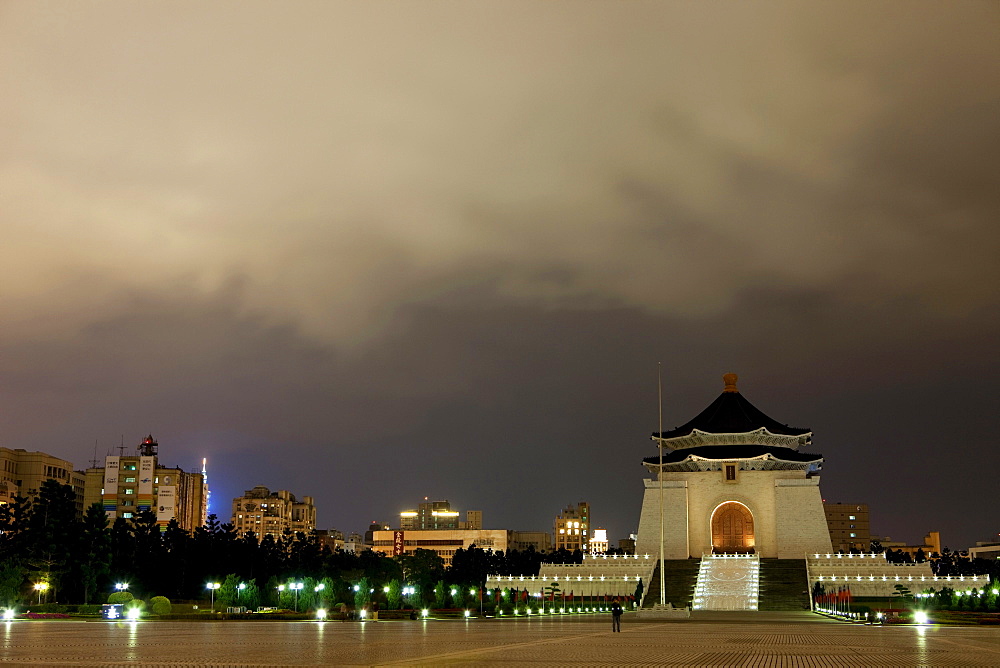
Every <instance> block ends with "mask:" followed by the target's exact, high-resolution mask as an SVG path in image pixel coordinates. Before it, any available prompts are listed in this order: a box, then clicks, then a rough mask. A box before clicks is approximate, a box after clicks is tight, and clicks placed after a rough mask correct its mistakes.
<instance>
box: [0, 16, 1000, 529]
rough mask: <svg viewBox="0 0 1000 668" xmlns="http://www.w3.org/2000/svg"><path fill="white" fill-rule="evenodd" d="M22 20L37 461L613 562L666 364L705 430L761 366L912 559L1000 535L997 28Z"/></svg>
mask: <svg viewBox="0 0 1000 668" xmlns="http://www.w3.org/2000/svg"><path fill="white" fill-rule="evenodd" d="M3 12H4V16H5V21H4V22H2V24H0V25H2V27H0V63H2V64H0V87H2V88H3V89H4V90H5V91H8V92H9V94H8V95H5V96H4V98H3V99H2V100H0V119H2V120H3V122H2V123H0V142H2V143H3V145H4V147H5V151H4V154H3V157H2V159H0V183H2V186H0V187H2V191H0V223H2V225H3V229H4V233H5V238H4V244H3V245H2V246H0V288H2V289H0V309H2V312H3V313H4V327H3V330H2V331H0V393H2V394H0V397H2V399H3V401H4V405H5V411H4V419H3V421H2V422H0V441H2V442H3V443H4V444H5V445H8V446H11V447H28V448H37V449H41V450H46V451H50V452H54V453H56V454H60V455H62V456H65V457H67V458H69V459H71V460H73V461H75V462H77V463H78V464H82V463H83V462H84V461H85V460H86V459H89V457H90V456H91V455H92V452H93V439H95V438H97V439H98V445H99V450H101V451H102V452H103V450H105V449H107V448H108V447H110V446H113V445H115V444H116V443H117V442H118V440H119V438H120V437H121V436H120V435H121V434H125V436H126V443H129V444H131V443H132V442H134V441H135V440H136V439H138V438H139V437H141V436H142V435H144V434H145V433H147V432H149V431H152V432H154V435H156V436H157V437H158V438H160V440H161V444H162V449H163V451H164V452H168V453H171V455H172V456H176V457H177V458H178V462H177V463H182V464H184V465H188V466H191V465H194V463H195V462H198V461H200V459H201V457H203V456H208V457H209V459H210V462H212V465H213V478H212V480H213V486H214V487H215V489H216V490H217V494H216V497H215V500H216V504H217V505H216V506H215V509H216V510H219V511H220V512H221V513H223V514H224V513H225V512H226V511H225V507H226V506H227V504H228V499H227V497H231V496H233V495H235V494H236V493H238V492H240V491H242V490H243V489H246V488H249V487H251V486H253V485H255V484H258V483H262V484H266V485H269V486H271V487H287V488H289V489H291V490H292V491H294V492H295V493H297V494H310V493H311V494H313V495H314V496H315V497H316V498H317V500H318V501H319V503H320V517H321V521H322V522H323V523H324V524H332V525H336V526H338V527H340V528H344V529H347V530H351V529H355V528H360V527H361V526H362V525H363V523H364V522H365V521H366V520H368V519H372V518H379V517H380V518H388V517H389V516H391V515H393V514H394V513H396V512H398V510H399V509H400V508H401V507H403V506H406V505H410V504H412V503H413V502H414V501H415V500H416V499H417V498H419V497H422V496H424V495H429V496H435V497H437V496H442V497H448V498H451V499H452V501H454V502H456V503H457V504H459V505H460V506H461V507H463V508H482V509H483V510H484V511H485V512H486V516H487V521H488V523H490V524H494V525H496V526H506V525H510V526H519V527H523V528H539V529H540V528H545V527H547V526H548V525H549V522H550V520H551V516H552V515H554V513H556V512H557V511H558V510H559V508H560V507H561V506H562V505H564V504H565V503H568V502H571V501H577V500H580V499H581V498H587V499H588V500H590V501H591V502H592V503H593V505H594V510H595V513H596V515H595V516H596V517H597V518H598V521H599V522H602V523H605V524H607V526H608V527H609V528H610V529H612V535H613V536H618V535H623V534H625V533H627V532H628V531H630V530H632V529H633V528H634V524H635V522H636V521H637V516H638V503H639V496H640V490H641V483H640V482H639V479H640V478H641V477H642V474H643V472H642V470H641V468H640V467H639V465H638V462H639V460H640V459H641V457H642V456H645V455H646V454H649V453H650V452H651V448H650V444H649V443H648V441H647V437H648V434H649V433H650V432H651V431H653V429H654V428H655V423H654V420H655V416H656V410H655V409H656V406H655V386H654V381H655V368H656V367H655V362H656V361H658V360H662V361H663V362H664V364H665V371H666V381H667V384H666V388H665V390H666V395H665V399H666V401H665V405H666V414H667V416H668V422H670V423H672V424H678V423H681V422H683V421H685V420H686V419H687V418H689V417H690V416H691V415H693V414H694V413H696V412H697V411H699V410H700V409H701V408H702V407H703V406H704V405H705V404H707V403H708V402H709V401H711V399H712V398H713V397H714V396H715V395H716V394H717V392H718V390H719V387H720V385H719V380H718V377H719V376H720V375H721V374H722V373H723V372H726V371H736V372H738V373H740V374H741V375H742V376H743V378H744V389H745V391H746V394H747V396H748V397H749V398H750V399H751V401H754V402H755V403H756V404H758V405H759V406H760V407H761V408H762V409H763V410H765V411H766V412H768V413H771V414H772V415H774V417H776V418H778V419H780V420H783V421H787V422H789V423H792V424H804V425H805V426H810V427H813V428H814V429H815V430H816V448H817V449H818V450H819V451H821V452H823V453H824V454H825V455H826V456H827V457H828V465H827V473H826V476H825V477H824V483H823V485H824V493H825V494H826V495H827V497H828V498H832V497H835V498H836V499H838V500H845V501H847V500H852V501H868V502H870V503H872V504H873V513H874V518H875V524H876V529H877V530H879V531H882V532H884V533H889V534H891V535H893V537H894V538H900V537H901V538H904V539H907V540H917V539H919V538H920V537H921V536H922V535H923V533H924V532H925V531H927V530H930V529H940V530H941V531H942V532H943V535H944V537H945V540H946V542H951V543H952V546H953V547H954V546H964V545H965V544H967V543H969V542H971V541H973V540H976V539H983V538H987V537H989V536H990V535H992V534H993V533H995V527H993V526H992V525H991V522H993V523H995V518H987V517H982V516H980V515H977V514H976V513H975V512H974V508H975V503H976V499H977V494H978V495H980V496H981V494H982V493H983V490H985V489H988V488H991V486H990V485H989V481H988V480H987V477H986V473H985V472H986V471H989V470H991V469H995V465H996V457H995V449H996V443H995V440H996V439H995V438H994V437H993V436H992V432H993V424H992V416H991V411H992V407H994V406H995V405H996V399H997V396H996V390H995V389H994V388H992V387H991V386H990V383H989V381H988V380H986V379H988V378H989V377H990V374H994V375H995V373H996V371H997V363H998V362H997V356H996V354H995V352H994V350H995V341H996V338H997V334H998V333H1000V332H998V331H997V330H998V318H997V316H996V313H997V312H998V309H997V306H998V303H997V302H998V299H997V290H996V286H997V285H998V284H1000V275H998V274H1000V263H998V262H997V261H996V257H997V251H998V250H1000V248H998V246H1000V230H998V228H997V227H996V224H995V223H996V220H997V213H998V212H1000V195H998V193H1000V188H998V187H997V186H998V185H1000V184H998V181H1000V179H998V173H997V167H996V155H997V154H998V149H1000V146H998V144H1000V131H998V126H997V124H996V118H997V116H998V115H1000V114H998V112H1000V109H998V106H1000V102H998V98H997V95H996V93H995V91H996V90H997V89H998V85H1000V65H998V63H1000V57H998V56H1000V53H998V51H1000V47H998V42H997V40H996V39H995V34H996V28H997V22H998V18H997V16H998V15H997V12H996V10H995V8H994V7H992V6H991V5H988V4H985V3H952V4H950V5H947V6H945V5H942V4H940V3H934V2H928V3H922V2H916V3H908V5H907V7H906V10H905V11H903V10H901V9H900V7H899V5H897V4H891V3H847V4H844V3H839V4H837V5H830V6H827V7H811V6H808V5H802V4H800V3H778V2H775V3H763V4H757V5H754V6H752V7H751V6H749V5H746V6H745V5H737V4H724V5H710V6H707V5H694V4H691V3H659V2H658V3H641V2H637V3H629V4H628V11H623V10H622V6H621V5H620V4H619V3H584V4H582V5H576V6H574V7H573V8H570V7H569V6H566V5H560V4H557V3H543V4H538V3H525V4H523V5H517V6H514V5H507V6H505V7H504V8H497V7H485V6H475V5H471V6H470V5H463V4H453V3H435V4H426V3H425V4H422V5H421V6H419V7H416V6H414V7H408V8H403V7H401V6H396V5H392V6H389V5H364V6H361V5H355V4H349V3H348V4H339V3H317V4H311V3H300V4H298V5H297V6H296V9H295V10H294V11H287V8H284V7H283V8H282V9H281V10H277V9H275V7H274V6H273V5H269V4H266V3H265V4H261V5H253V4H249V5H248V4H247V3H239V4H238V5H235V4H234V5H228V4H226V3H217V4H213V5H211V6H208V7H206V6H204V5H201V4H195V3H192V4H184V3H174V4H172V5H171V7H170V8H165V7H158V6H152V5H151V6H148V7H138V8H137V7H135V6H134V5H128V4H116V3H100V4H94V5H89V4H81V3H76V4H74V5H73V6H72V8H70V7H69V6H65V7H60V11H58V12H56V11H53V10H52V8H51V7H46V6H44V5H37V4H32V5H28V4H21V5H17V4H14V5H7V6H6V7H5V8H4V10H3ZM140 35H141V38H140V37H137V36H140ZM945 453H947V454H945ZM952 455H953V456H952ZM942 456H944V457H946V460H945V461H947V462H948V463H947V465H946V466H942V465H941V464H940V463H939V462H940V461H941V458H942ZM948 457H951V458H948ZM929 491H933V492H935V494H929V493H928V492H929ZM220 498H221V499H222V501H219V499H220ZM950 536H954V537H955V538H954V539H952V538H951V537H950Z"/></svg>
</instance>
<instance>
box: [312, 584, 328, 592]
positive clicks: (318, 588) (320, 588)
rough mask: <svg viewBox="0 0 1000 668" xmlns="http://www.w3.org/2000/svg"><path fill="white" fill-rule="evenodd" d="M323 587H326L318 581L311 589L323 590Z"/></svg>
mask: <svg viewBox="0 0 1000 668" xmlns="http://www.w3.org/2000/svg"><path fill="white" fill-rule="evenodd" d="M324 589H326V585H325V584H323V583H320V584H318V585H316V586H315V587H313V591H323V590H324Z"/></svg>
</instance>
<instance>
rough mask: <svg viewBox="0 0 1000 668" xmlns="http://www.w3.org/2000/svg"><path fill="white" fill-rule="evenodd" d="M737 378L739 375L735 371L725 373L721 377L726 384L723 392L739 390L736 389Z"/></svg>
mask: <svg viewBox="0 0 1000 668" xmlns="http://www.w3.org/2000/svg"><path fill="white" fill-rule="evenodd" d="M737 380H739V376H737V375H736V374H735V373H727V374H726V375H724V376H723V377H722V382H724V383H725V384H726V389H724V390H723V392H739V390H737V389H736V381H737Z"/></svg>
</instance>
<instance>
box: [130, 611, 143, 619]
mask: <svg viewBox="0 0 1000 668" xmlns="http://www.w3.org/2000/svg"><path fill="white" fill-rule="evenodd" d="M140 614H142V611H141V610H139V608H129V609H128V618H129V619H130V620H132V621H135V620H137V619H139V615H140Z"/></svg>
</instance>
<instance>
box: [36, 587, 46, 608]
mask: <svg viewBox="0 0 1000 668" xmlns="http://www.w3.org/2000/svg"><path fill="white" fill-rule="evenodd" d="M48 589H49V583H48V582H36V583H35V591H37V592H38V605H41V604H42V592H43V591H48Z"/></svg>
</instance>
